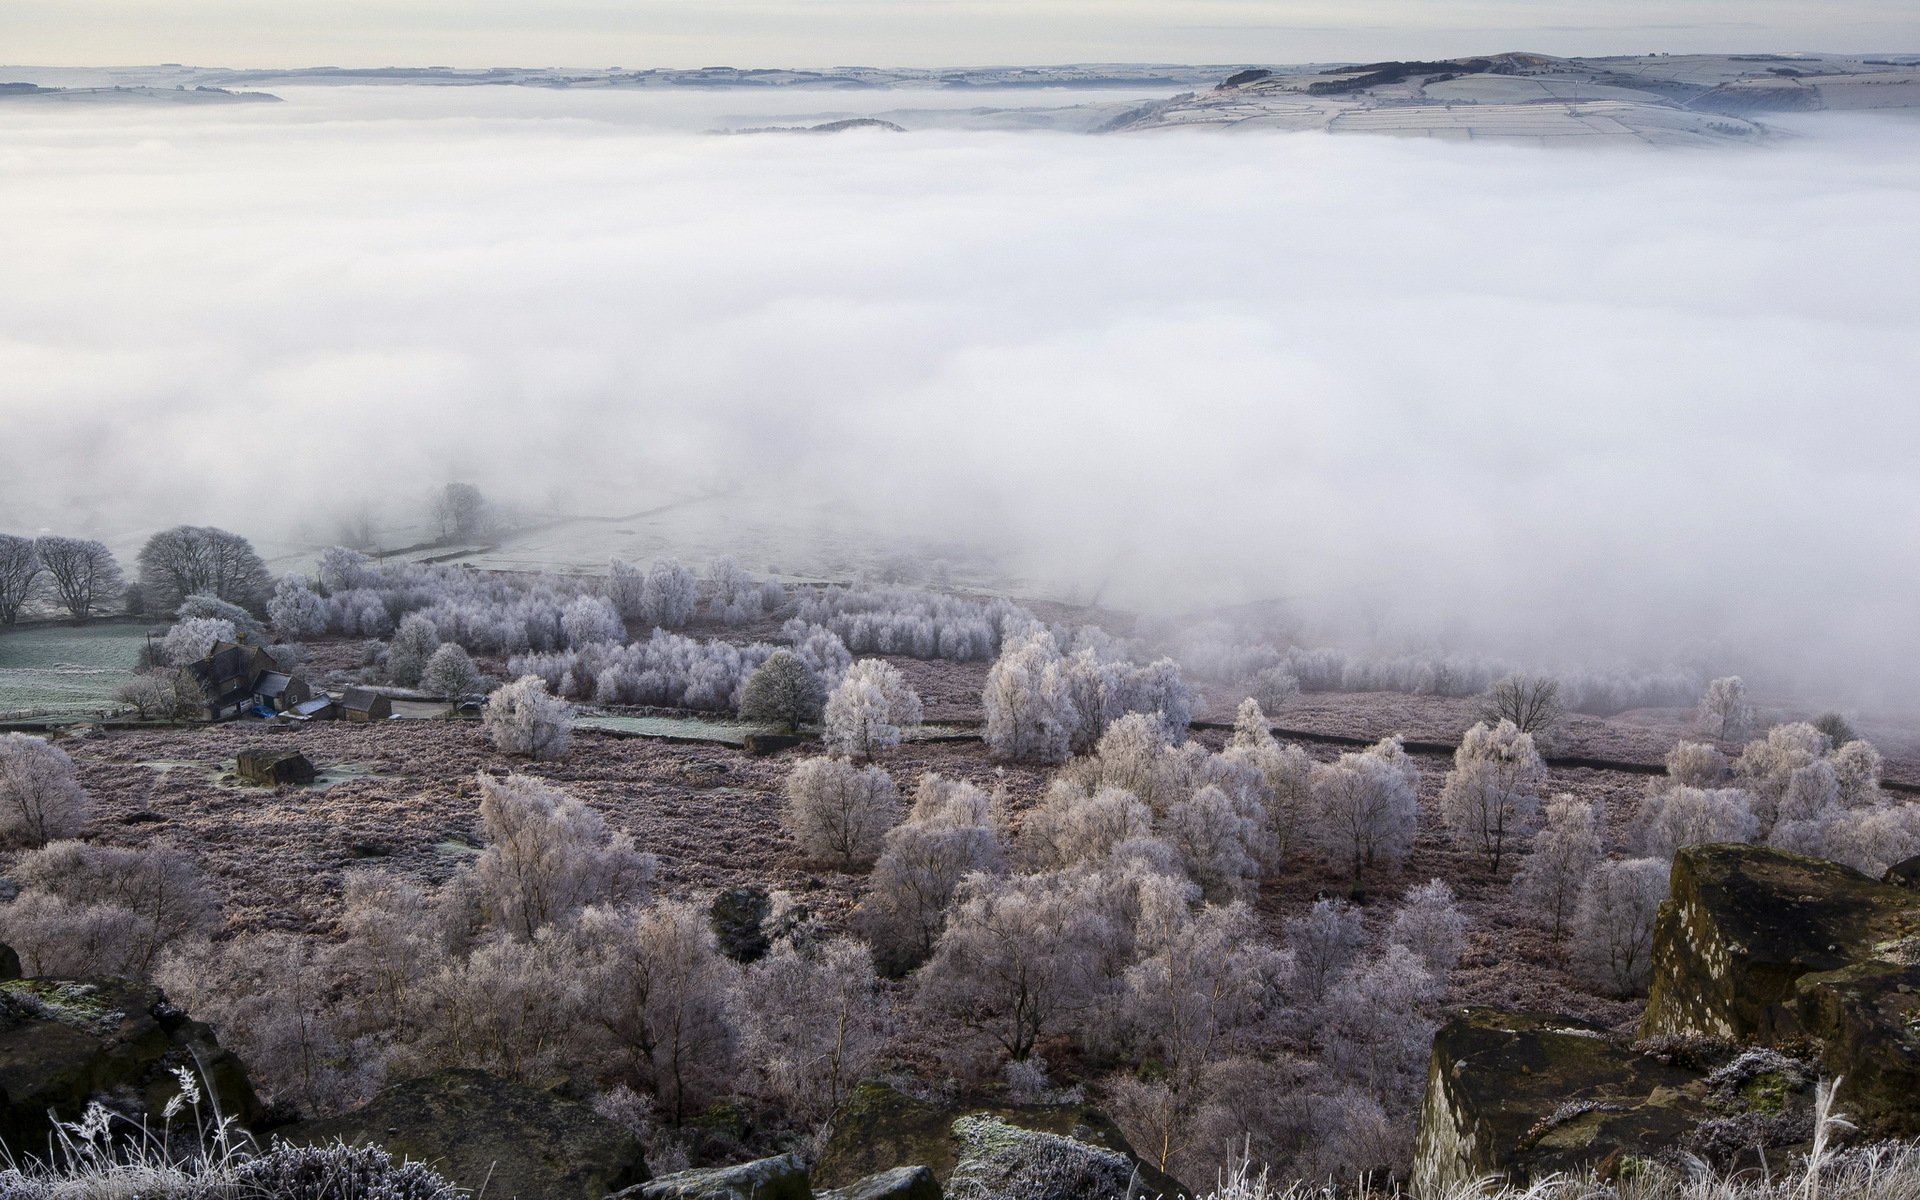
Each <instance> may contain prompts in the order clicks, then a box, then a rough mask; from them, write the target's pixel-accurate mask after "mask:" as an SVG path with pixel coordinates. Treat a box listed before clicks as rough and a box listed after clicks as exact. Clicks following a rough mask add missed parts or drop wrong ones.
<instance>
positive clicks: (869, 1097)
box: [813, 1082, 1190, 1198]
mask: <svg viewBox="0 0 1920 1200" xmlns="http://www.w3.org/2000/svg"><path fill="white" fill-rule="evenodd" d="M965 1117H992V1118H997V1119H999V1120H1001V1121H1004V1122H1005V1123H1006V1124H1007V1125H1010V1126H1013V1127H1015V1128H1017V1129H1021V1130H1028V1131H1032V1132H1037V1133H1047V1134H1053V1135H1055V1136H1058V1137H1064V1138H1071V1139H1072V1140H1074V1141H1076V1142H1083V1143H1086V1144H1087V1145H1090V1146H1093V1147H1095V1148H1097V1149H1100V1150H1106V1151H1111V1152H1113V1153H1116V1154H1120V1155H1123V1156H1124V1157H1126V1158H1127V1159H1128V1161H1129V1162H1131V1163H1133V1164H1134V1166H1135V1168H1136V1169H1137V1170H1138V1172H1139V1177H1140V1180H1141V1183H1142V1185H1143V1186H1144V1188H1145V1190H1146V1191H1147V1192H1148V1193H1149V1194H1154V1193H1157V1194H1159V1195H1162V1196H1166V1197H1169V1198H1172V1197H1176V1196H1187V1195H1189V1194H1190V1193H1189V1192H1188V1191H1187V1189H1186V1188H1185V1187H1183V1186H1182V1185H1181V1184H1180V1182H1179V1181H1178V1180H1176V1179H1174V1178H1173V1177H1172V1176H1170V1175H1167V1174H1166V1173H1164V1172H1162V1171H1160V1170H1158V1169H1157V1168H1155V1167H1154V1166H1153V1165H1152V1164H1150V1163H1147V1162H1145V1161H1143V1160H1142V1159H1141V1158H1140V1156H1139V1155H1137V1154H1135V1153H1134V1152H1133V1148H1132V1147H1131V1146H1129V1145H1128V1144H1127V1139H1126V1136H1125V1135H1124V1134H1122V1133H1121V1132H1120V1127H1119V1126H1117V1125H1115V1124H1114V1123H1113V1120H1112V1118H1110V1117H1108V1116H1107V1115H1106V1114H1105V1113H1103V1112H1101V1111H1100V1110H1099V1109H1097V1108H1094V1107H1093V1106H1091V1105H1087V1104H1007V1103H1001V1102H997V1101H991V1100H971V1101H968V1100H963V1101H956V1102H954V1103H950V1104H936V1103H933V1102H931V1101H927V1100H918V1099H915V1098H914V1097H912V1096H908V1095H906V1094H905V1093H904V1092H901V1091H900V1090H899V1089H897V1088H894V1087H892V1086H890V1085H888V1084H885V1083H877V1082H872V1083H863V1084H861V1085H860V1086H859V1087H857V1088H855V1089H854V1092H853V1094H852V1095H851V1096H850V1097H848V1099H847V1101H846V1102H845V1103H844V1104H842V1105H841V1106H840V1108H839V1110H838V1111H837V1112H835V1113H834V1115H833V1126H832V1133H831V1134H830V1135H829V1137H828V1139H827V1144H826V1146H825V1147H824V1148H823V1149H822V1150H821V1152H820V1157H819V1159H818V1161H816V1162H815V1163H814V1171H813V1176H814V1181H815V1182H816V1183H817V1184H819V1185H820V1186H821V1187H823V1188H845V1187H849V1186H851V1185H853V1184H854V1183H856V1182H858V1181H860V1180H862V1179H865V1178H867V1177H869V1176H872V1175H876V1174H879V1173H880V1172H883V1171H889V1170H892V1169H894V1168H896V1167H909V1166H924V1167H926V1168H928V1169H929V1170H931V1171H932V1172H933V1175H934V1178H936V1179H937V1180H939V1182H940V1184H941V1185H942V1187H946V1186H947V1185H948V1183H949V1181H950V1180H951V1179H952V1176H953V1172H954V1168H955V1167H956V1166H957V1165H958V1164H959V1162H960V1158H961V1150H962V1147H961V1143H960V1141H959V1140H957V1139H956V1137H955V1136H954V1123H955V1122H956V1121H959V1120H960V1119H962V1118H965Z"/></svg>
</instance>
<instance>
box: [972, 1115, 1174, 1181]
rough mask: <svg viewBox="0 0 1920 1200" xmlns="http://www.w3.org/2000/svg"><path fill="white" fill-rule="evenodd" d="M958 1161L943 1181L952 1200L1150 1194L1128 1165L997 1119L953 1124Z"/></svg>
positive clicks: (1106, 1153) (1102, 1152) (1084, 1145)
mask: <svg viewBox="0 0 1920 1200" xmlns="http://www.w3.org/2000/svg"><path fill="white" fill-rule="evenodd" d="M953 1136H954V1137H955V1139H957V1140H958V1141H959V1143H960V1158H959V1161H958V1162H957V1163H955V1164H954V1168H953V1174H952V1175H951V1176H950V1177H949V1178H948V1180H947V1195H948V1196H950V1197H953V1200H1131V1198H1133V1197H1146V1196H1149V1195H1151V1194H1152V1193H1150V1192H1149V1191H1148V1190H1147V1189H1146V1188H1145V1187H1144V1186H1142V1184H1141V1182H1140V1179H1139V1174H1138V1172H1137V1171H1136V1170H1135V1168H1134V1163H1133V1160H1132V1159H1130V1158H1128V1157H1127V1156H1126V1155H1124V1154H1116V1153H1114V1152H1113V1151H1111V1150H1103V1149H1101V1148H1100V1147H1098V1146H1090V1145H1088V1144H1087V1143H1086V1142H1082V1141H1078V1140H1076V1139H1074V1138H1069V1137H1061V1136H1060V1135H1059V1134H1056V1133H1038V1132H1036V1131H1034V1130H1031V1129H1022V1128H1020V1127H1019V1126H1018V1125H1009V1124H1008V1123H1007V1122H1005V1121H1003V1120H1001V1119H1000V1118H998V1117H988V1116H975V1117H961V1118H960V1119H959V1120H957V1121H955V1122H954V1123H953Z"/></svg>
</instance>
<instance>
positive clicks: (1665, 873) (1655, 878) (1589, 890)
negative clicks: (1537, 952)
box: [1573, 858, 1672, 996]
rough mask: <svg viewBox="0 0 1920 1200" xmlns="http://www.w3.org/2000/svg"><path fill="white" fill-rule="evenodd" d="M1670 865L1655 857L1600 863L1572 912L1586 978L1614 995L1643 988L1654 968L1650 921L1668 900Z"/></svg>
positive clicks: (1577, 952) (1576, 952) (1578, 957)
mask: <svg viewBox="0 0 1920 1200" xmlns="http://www.w3.org/2000/svg"><path fill="white" fill-rule="evenodd" d="M1671 873H1672V867H1671V866H1670V865H1669V864H1668V863H1667V862H1665V861H1664V860H1662V859H1658V858H1632V859H1626V860H1624V861H1620V860H1615V861H1611V862H1603V863H1598V864H1596V865H1595V866H1594V868H1593V870H1592V872H1591V873H1589V874H1588V876H1587V884H1586V887H1585V889H1584V890H1583V891H1582V892H1581V895H1580V905H1579V907H1578V908H1577V909H1576V910H1575V911H1574V917H1573V935H1574V962H1575V964H1576V965H1577V966H1578V967H1579V968H1580V971H1581V974H1583V975H1584V976H1585V977H1586V978H1587V980H1588V981H1589V982H1591V983H1593V984H1595V985H1597V986H1599V987H1602V988H1605V989H1606V990H1607V991H1609V992H1611V993H1612V994H1614V995H1616V996H1632V995H1635V994H1637V993H1639V992H1641V991H1642V990H1644V989H1645V988H1646V986H1647V979H1648V977H1649V976H1650V975H1651V974H1652V971H1653V923H1654V918H1655V917H1657V916H1658V915H1659V913H1660V905H1661V903H1662V902H1663V901H1664V900H1666V898H1667V881H1668V877H1669V875H1670V874H1671Z"/></svg>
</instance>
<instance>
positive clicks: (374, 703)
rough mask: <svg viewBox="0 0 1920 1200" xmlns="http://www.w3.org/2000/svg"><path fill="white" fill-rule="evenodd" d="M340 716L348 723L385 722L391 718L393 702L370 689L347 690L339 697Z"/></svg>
mask: <svg viewBox="0 0 1920 1200" xmlns="http://www.w3.org/2000/svg"><path fill="white" fill-rule="evenodd" d="M339 708H340V716H341V717H342V718H343V719H344V720H348V721H361V722H366V721H385V720H387V719H388V718H390V717H392V716H393V701H392V700H389V699H388V698H387V697H385V696H382V695H381V694H380V693H378V692H376V691H374V690H373V689H372V688H348V689H347V692H346V695H344V696H342V697H340V704H339Z"/></svg>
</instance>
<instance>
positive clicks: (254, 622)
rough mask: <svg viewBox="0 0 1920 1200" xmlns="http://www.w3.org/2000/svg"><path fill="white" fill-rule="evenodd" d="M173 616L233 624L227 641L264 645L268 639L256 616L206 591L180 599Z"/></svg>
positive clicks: (187, 619)
mask: <svg viewBox="0 0 1920 1200" xmlns="http://www.w3.org/2000/svg"><path fill="white" fill-rule="evenodd" d="M174 616H175V618H176V619H177V620H180V621H194V620H204V621H225V622H226V623H227V624H229V625H231V626H233V632H234V636H233V637H232V638H229V639H227V640H229V641H241V642H246V643H248V644H249V645H254V646H264V645H265V644H266V643H267V640H268V639H267V628H266V626H264V625H262V624H261V623H260V620H259V618H258V617H255V616H254V615H253V614H252V613H251V612H249V611H247V610H246V609H245V608H242V607H241V606H240V605H238V604H233V603H229V602H228V601H226V600H222V599H221V598H220V597H218V596H214V595H210V594H208V593H206V592H196V593H195V594H193V595H191V596H188V597H187V598H186V599H185V600H182V601H181V602H180V607H179V609H178V610H177V611H176V612H175V614H174Z"/></svg>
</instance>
